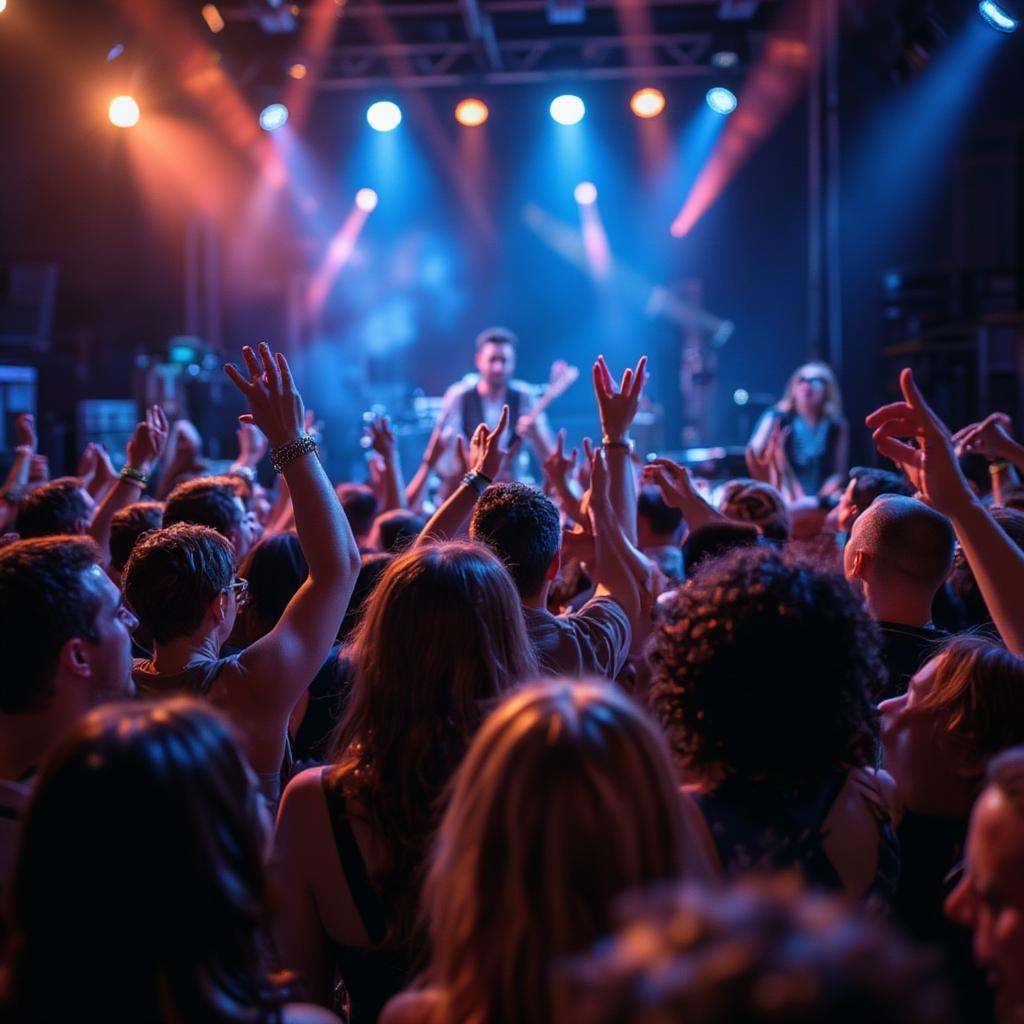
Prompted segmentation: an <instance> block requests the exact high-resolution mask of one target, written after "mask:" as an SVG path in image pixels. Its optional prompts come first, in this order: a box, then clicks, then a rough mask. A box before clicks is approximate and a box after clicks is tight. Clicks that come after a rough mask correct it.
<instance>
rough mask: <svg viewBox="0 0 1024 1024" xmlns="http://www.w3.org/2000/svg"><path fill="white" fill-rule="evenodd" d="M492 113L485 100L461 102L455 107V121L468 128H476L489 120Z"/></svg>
mask: <svg viewBox="0 0 1024 1024" xmlns="http://www.w3.org/2000/svg"><path fill="white" fill-rule="evenodd" d="M489 115H490V111H489V110H488V109H487V104H486V103H484V101H483V100H474V99H466V100H460V101H459V103H458V105H457V106H456V107H455V120H456V121H458V122H459V124H464V125H465V126H466V127H467V128H476V127H477V125H481V124H483V123H484V121H486V120H487V118H488V116H489Z"/></svg>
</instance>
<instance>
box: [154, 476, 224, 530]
mask: <svg viewBox="0 0 1024 1024" xmlns="http://www.w3.org/2000/svg"><path fill="white" fill-rule="evenodd" d="M237 497H239V494H238V491H237V489H236V484H235V479H234V478H233V477H229V476H201V477H197V478H196V479H195V480H186V481H185V483H183V484H178V486H177V487H175V488H174V490H173V491H171V493H170V496H169V497H168V498H167V504H166V506H165V507H164V526H173V525H174V524H175V523H197V524H198V525H200V526H208V527H210V529H211V530H216V531H217V532H218V533H220V534H223V535H224V536H225V537H226V536H228V534H230V533H231V532H232V531H233V530H237V529H238V528H239V527H240V526H241V525H242V519H243V512H242V511H241V510H240V509H239V507H238V505H237V504H236V503H235V498H237Z"/></svg>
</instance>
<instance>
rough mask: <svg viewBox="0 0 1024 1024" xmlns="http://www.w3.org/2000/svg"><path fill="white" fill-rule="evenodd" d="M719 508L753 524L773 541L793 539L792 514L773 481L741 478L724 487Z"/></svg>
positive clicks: (730, 515) (732, 517)
mask: <svg viewBox="0 0 1024 1024" xmlns="http://www.w3.org/2000/svg"><path fill="white" fill-rule="evenodd" d="M719 508H720V509H721V510H722V512H723V513H724V514H725V515H727V516H728V517H729V518H730V519H734V520H738V521H739V522H741V523H753V525H754V526H756V527H758V529H760V531H761V533H763V534H764V536H766V537H768V538H769V539H770V540H778V541H785V540H788V539H789V513H788V512H787V511H786V503H785V501H784V500H783V498H782V495H781V494H780V493H779V492H778V491H777V490H776V489H775V488H774V487H772V485H771V484H766V483H762V482H761V481H760V480H748V479H746V478H740V479H737V480H730V481H729V482H728V483H727V484H726V485H725V486H724V487H723V488H722V496H721V499H720V501H719Z"/></svg>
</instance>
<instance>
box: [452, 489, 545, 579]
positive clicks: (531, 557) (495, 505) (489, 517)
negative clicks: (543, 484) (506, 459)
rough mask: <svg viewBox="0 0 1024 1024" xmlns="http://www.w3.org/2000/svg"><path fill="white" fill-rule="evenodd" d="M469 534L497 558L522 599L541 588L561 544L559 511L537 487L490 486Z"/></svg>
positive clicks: (482, 498)
mask: <svg viewBox="0 0 1024 1024" xmlns="http://www.w3.org/2000/svg"><path fill="white" fill-rule="evenodd" d="M469 535H470V537H472V538H473V540H475V541H478V542H479V543H481V544H486V545H487V546H488V547H489V548H491V549H492V550H493V551H494V552H495V553H496V554H497V555H498V557H499V558H500V559H501V560H502V561H503V562H504V563H505V565H506V566H507V567H508V571H509V572H510V573H511V574H512V579H513V580H515V584H516V587H517V588H518V590H519V593H520V594H522V595H523V596H524V597H532V596H533V595H534V594H536V593H537V592H538V591H539V590H540V588H541V587H542V586H543V585H544V580H545V579H546V577H547V574H548V569H549V568H550V567H551V560H552V559H553V558H554V557H555V555H557V554H558V551H559V548H560V547H561V544H562V530H561V525H560V523H559V519H558V509H556V508H555V506H554V504H553V503H552V502H551V500H550V499H549V498H546V497H545V496H544V495H543V494H541V492H540V491H538V490H537V489H536V488H534V487H527V486H526V484H519V483H505V484H492V485H491V486H490V487H488V488H487V490H485V491H484V493H483V494H482V495H481V497H480V500H479V501H478V502H477V503H476V508H475V509H474V510H473V519H472V521H471V522H470V524H469Z"/></svg>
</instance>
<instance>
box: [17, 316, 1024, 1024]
mask: <svg viewBox="0 0 1024 1024" xmlns="http://www.w3.org/2000/svg"><path fill="white" fill-rule="evenodd" d="M514 363H515V338H514V336H512V335H511V334H509V333H508V332H504V331H499V330H492V331H489V332H484V334H482V335H481V336H480V338H479V339H478V341H477V352H476V366H477V371H478V373H477V376H476V377H474V378H471V379H468V383H466V384H464V385H462V386H459V387H456V388H453V389H451V390H450V391H449V394H448V395H446V397H445V402H444V405H443V409H442V413H441V416H440V417H439V419H438V422H437V425H436V428H435V430H434V432H433V434H432V436H431V438H430V441H429V444H428V445H427V448H426V451H425V452H424V454H423V459H422V462H421V464H420V465H418V466H415V467H413V466H402V465H401V460H400V458H399V455H398V446H397V445H396V441H395V434H394V430H393V429H392V427H391V425H390V424H389V422H388V421H387V419H386V418H375V419H374V420H373V421H372V422H370V424H369V425H368V427H367V445H368V453H369V459H368V462H367V467H368V470H367V479H366V480H354V481H353V480H346V481H332V480H330V479H329V478H328V476H327V475H326V473H325V471H324V469H323V467H322V464H321V461H320V458H319V449H320V446H321V445H324V446H326V445H327V444H329V442H330V439H329V438H328V437H322V436H320V434H319V433H318V431H317V428H316V423H315V416H314V415H313V413H312V412H311V411H310V410H308V409H306V408H305V406H304V403H303V400H302V395H301V392H302V386H303V381H302V380H300V379H293V376H292V371H291V368H290V367H289V364H288V361H287V359H286V358H285V356H284V355H283V354H281V353H279V352H273V351H272V350H271V349H270V348H269V347H268V346H267V345H265V344H260V345H259V346H257V347H256V348H250V347H248V346H247V347H245V348H243V349H242V352H241V359H240V360H239V362H238V364H237V365H236V364H229V365H228V366H227V367H226V368H225V372H226V374H227V376H228V377H229V378H230V380H231V381H232V382H233V384H234V386H235V387H236V388H237V390H238V392H239V393H240V395H241V396H242V398H243V399H244V402H245V405H246V407H247V409H248V411H247V412H246V413H245V414H244V415H242V416H241V417H240V420H241V423H240V425H239V430H238V442H239V451H238V457H237V459H236V460H235V462H234V463H233V464H232V465H231V466H230V467H227V468H225V467H222V466H221V467H213V466H211V465H210V464H209V462H208V461H206V460H205V459H204V457H203V438H202V437H201V436H200V435H199V433H198V431H197V430H196V428H195V427H194V426H192V424H190V423H188V422H185V421H178V422H174V423H171V422H169V420H168V417H167V416H166V415H165V413H164V411H163V410H162V409H161V408H159V407H152V408H150V409H148V410H146V413H145V418H144V419H143V421H142V422H140V423H139V424H138V426H137V427H136V429H135V431H134V433H133V435H132V436H131V439H130V441H129V442H128V444H127V447H126V450H125V452H124V453H123V468H121V469H120V470H119V471H118V470H117V469H115V468H114V467H115V463H117V462H119V461H120V459H119V458H118V457H115V458H111V455H110V454H109V453H108V452H106V451H105V450H104V449H103V448H102V447H101V446H100V445H98V444H89V445H88V446H87V447H86V449H85V450H84V452H83V453H82V458H81V463H80V466H79V468H78V473H77V475H75V476H71V477H63V478H59V479H53V480H50V479H47V469H46V459H45V457H44V453H41V452H39V451H38V450H37V442H36V432H35V426H34V423H33V418H32V416H30V415H28V414H25V415H22V416H21V417H20V419H19V420H18V428H17V429H18V447H17V450H16V455H15V460H14V463H13V465H12V466H11V468H10V470H9V473H8V475H7V477H6V480H5V481H4V482H3V484H2V485H0V533H2V534H3V538H2V542H0V635H2V645H3V649H4V652H5V655H4V659H5V665H4V669H3V675H2V682H0V949H2V957H0V1021H2V1022H4V1024H6V1022H8V1021H9V1022H18V1024H54V1022H64V1021H67V1022H71V1021H74V1022H77V1024H87V1022H88V1024H91V1022H97V1024H99V1022H101V1021H102V1022H122V1021H123V1022H129V1021H131V1022H137V1024H207V1022H210V1024H213V1022H218V1024H219V1022H225V1024H226V1022H252V1024H272V1022H274V1024H329V1022H337V1021H338V1020H341V1021H343V1022H344V1021H347V1022H351V1024H372V1022H375V1021H381V1022H382V1024H555V1022H557V1024H667V1022H679V1024H762V1022H763V1024H805V1022H806V1024H809V1022H826V1021H827V1022H839V1024H843V1022H851V1024H852V1022H857V1024H863V1022H864V1021H867V1020H870V1021H873V1022H875V1024H889V1022H892V1024H895V1022H900V1024H979V1022H985V1021H999V1022H1000V1024H1007V1022H1014V1021H1024V660H1022V655H1024V600H1022V595H1024V488H1022V487H1021V486H1020V484H1019V480H1020V479H1021V478H1022V476H1024V446H1022V445H1021V444H1019V443H1018V442H1017V441H1016V440H1015V439H1014V426H1013V424H1012V423H1011V421H1010V419H1009V418H1008V417H1007V416H1006V415H1004V414H1003V413H1001V412H998V411H993V412H992V413H991V415H989V416H987V418H985V419H983V420H981V421H980V422H976V423H970V424H946V423H944V422H942V420H941V419H940V418H939V417H938V416H937V415H936V413H935V412H934V411H933V409H932V408H931V406H930V405H929V403H928V400H927V397H926V396H925V395H923V394H922V393H921V391H920V390H919V387H918V384H917V383H916V382H915V380H914V377H913V374H912V373H911V372H910V371H909V370H904V371H903V373H902V375H901V378H900V389H901V391H902V400H900V401H897V402H895V403H892V404H889V405H885V406H882V407H881V408H879V409H877V410H876V411H875V412H873V413H871V415H870V416H868V417H867V420H866V423H864V424H857V423H848V422H847V421H846V420H845V419H844V418H843V411H842V400H841V395H840V393H839V386H838V383H837V381H836V379H835V377H834V376H833V374H832V372H831V371H830V369H829V368H828V367H827V366H824V365H822V364H818V363H810V364H807V365H806V366H803V367H800V368H799V369H797V370H796V372H795V373H794V374H793V376H792V378H791V380H790V382H789V385H788V387H787V389H786V392H785V395H784V396H783V398H782V400H781V401H780V402H779V403H778V405H777V406H775V407H773V408H772V409H769V410H768V411H767V412H766V413H765V415H764V416H763V417H762V418H761V420H760V422H759V423H758V424H757V427H756V429H755V431H754V434H753V436H752V437H751V440H750V443H749V445H748V447H747V453H746V461H747V470H748V472H747V475H746V476H744V477H742V478H736V479H732V480H726V481H722V480H710V479H706V478H705V477H704V476H702V475H701V474H700V473H699V472H695V471H693V470H692V469H691V468H689V467H687V466H684V465H681V464H678V463H676V462H674V461H672V460H670V459H666V458H653V459H651V460H650V461H649V462H644V461H642V460H641V459H640V458H639V457H638V453H637V452H636V451H634V447H635V446H634V443H633V438H632V437H631V429H632V428H633V424H634V419H635V417H636V415H637V410H638V405H639V403H640V400H641V395H642V392H643V389H644V387H645V384H646V383H647V374H648V370H647V361H646V359H645V358H643V357H641V358H639V359H638V361H637V363H636V365H635V366H631V367H628V368H625V369H624V370H622V368H620V367H615V368H612V367H609V366H608V365H607V364H606V363H605V360H604V359H603V358H601V357H598V358H597V359H596V362H595V363H594V364H593V367H592V377H591V381H592V386H593V394H594V404H593V432H592V439H587V440H586V441H584V442H583V444H582V445H581V449H580V450H579V451H577V450H576V449H571V450H570V448H569V446H568V444H567V442H566V439H565V433H564V431H557V432H554V431H552V429H551V427H550V426H549V425H548V421H547V414H546V413H545V412H544V406H545V405H546V404H548V403H547V402H546V400H545V398H544V396H543V395H542V394H541V395H537V394H534V395H532V396H531V395H530V394H528V393H527V392H525V391H522V390H520V389H518V388H517V386H516V385H515V383H514V382H513V381H512V372H513V370H514ZM563 370H564V368H563ZM613 371H614V372H613ZM584 376H586V375H584ZM581 386H582V385H581ZM864 430H866V431H868V432H870V434H871V438H872V440H873V443H874V446H875V448H876V449H877V455H878V457H877V459H876V460H875V461H876V462H877V466H872V467H853V468H851V467H850V466H849V465H848V458H847V449H848V444H849V438H850V435H851V433H852V432H855V431H864ZM531 458H532V459H533V463H532V465H533V466H534V467H535V470H536V471H535V473H534V474H533V476H534V479H533V481H532V482H527V481H525V480H524V479H523V476H524V472H523V470H522V467H523V465H524V464H525V462H526V461H527V460H528V459H531ZM264 460H269V462H270V463H271V465H272V467H273V470H274V471H275V476H274V478H275V481H276V483H275V485H274V486H273V487H270V488H268V487H264V486H262V485H261V484H260V482H259V477H260V476H262V477H263V479H264V480H267V479H269V476H268V475H267V473H266V472H265V471H264V472H262V473H261V472H259V471H260V470H261V469H265V464H264ZM214 469H217V470H218V472H214V471H213V470H214ZM541 477H542V480H541Z"/></svg>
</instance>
